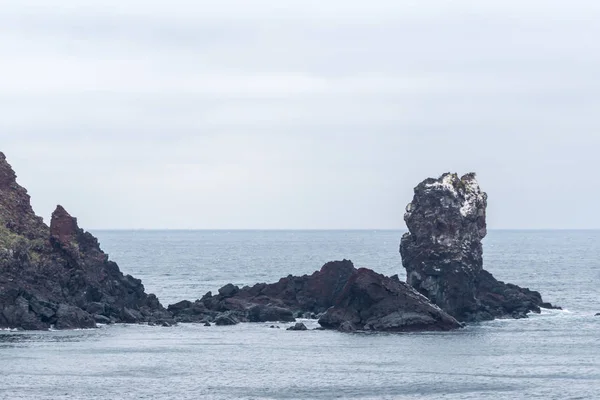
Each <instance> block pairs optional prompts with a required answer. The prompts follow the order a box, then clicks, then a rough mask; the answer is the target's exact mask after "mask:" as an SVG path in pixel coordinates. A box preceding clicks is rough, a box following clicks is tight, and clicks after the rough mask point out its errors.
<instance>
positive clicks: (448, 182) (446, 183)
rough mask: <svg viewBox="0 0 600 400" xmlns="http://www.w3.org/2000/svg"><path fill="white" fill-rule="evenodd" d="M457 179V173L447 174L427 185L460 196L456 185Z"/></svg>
mask: <svg viewBox="0 0 600 400" xmlns="http://www.w3.org/2000/svg"><path fill="white" fill-rule="evenodd" d="M457 180H458V177H457V176H456V175H455V174H446V175H444V176H442V177H441V178H440V179H438V180H437V181H435V182H432V183H427V184H425V187H426V188H429V189H442V190H446V191H448V192H450V193H451V194H452V195H453V196H454V197H458V192H457V191H456V189H455V187H454V185H455V183H456V181H457Z"/></svg>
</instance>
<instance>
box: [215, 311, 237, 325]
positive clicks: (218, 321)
mask: <svg viewBox="0 0 600 400" xmlns="http://www.w3.org/2000/svg"><path fill="white" fill-rule="evenodd" d="M239 322H240V321H239V320H238V319H237V318H236V317H235V316H234V315H233V313H231V312H226V313H223V314H219V315H218V316H217V318H215V325H217V326H224V325H236V324H238V323H239Z"/></svg>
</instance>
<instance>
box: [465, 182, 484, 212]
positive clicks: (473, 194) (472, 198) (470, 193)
mask: <svg viewBox="0 0 600 400" xmlns="http://www.w3.org/2000/svg"><path fill="white" fill-rule="evenodd" d="M463 184H464V185H465V190H464V198H465V199H464V201H463V203H462V206H461V207H460V215H462V216H463V217H469V216H471V215H472V214H473V213H474V212H475V211H477V203H481V202H482V201H483V194H482V193H481V189H480V188H479V183H477V180H476V179H475V178H471V179H468V180H464V181H463ZM478 215H479V214H478Z"/></svg>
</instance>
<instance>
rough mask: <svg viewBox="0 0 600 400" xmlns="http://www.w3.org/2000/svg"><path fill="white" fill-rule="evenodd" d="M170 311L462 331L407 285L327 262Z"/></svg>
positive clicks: (183, 317) (194, 316)
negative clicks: (302, 272) (307, 272)
mask: <svg viewBox="0 0 600 400" xmlns="http://www.w3.org/2000/svg"><path fill="white" fill-rule="evenodd" d="M227 294H229V293H227ZM168 309H169V311H171V312H172V313H173V315H174V316H175V319H176V320H177V321H180V322H200V321H202V320H205V319H208V318H214V317H216V318H220V317H221V316H222V314H220V313H223V312H226V315H227V316H228V317H232V316H233V317H234V318H235V320H237V321H240V322H267V321H294V318H293V316H294V315H306V314H308V315H315V316H316V314H322V313H324V314H323V315H322V317H321V319H320V320H319V323H320V324H321V325H322V326H324V327H326V328H329V329H339V330H344V329H346V328H345V327H347V326H348V324H351V325H352V329H353V330H363V329H367V330H377V331H413V330H447V329H452V328H458V327H460V324H459V323H458V321H456V320H455V319H454V318H452V317H451V316H449V315H448V314H446V313H445V312H443V311H442V310H440V309H439V307H437V306H435V305H433V304H431V302H430V301H429V300H428V299H427V298H425V297H424V296H422V295H421V294H419V293H418V292H417V291H415V290H414V289H413V288H412V287H410V286H409V285H407V284H406V283H403V282H400V281H399V280H398V279H394V278H388V277H385V276H383V275H380V274H377V273H375V272H373V271H371V270H369V269H365V268H361V269H358V270H357V269H356V268H355V267H354V265H353V264H352V262H351V261H349V260H343V261H333V262H329V263H327V264H325V265H324V266H323V267H322V268H321V270H320V271H316V272H315V273H313V274H312V275H304V276H300V277H295V276H288V277H286V278H282V279H280V280H279V282H277V283H273V284H265V283H259V284H256V285H254V286H252V287H249V286H245V287H243V288H241V289H239V291H237V292H236V293H235V294H234V295H233V296H231V297H228V296H225V295H224V294H219V295H216V296H212V295H208V294H207V295H206V296H204V297H203V298H202V299H200V300H196V301H195V302H193V303H192V302H189V301H185V300H184V301H182V302H179V303H176V304H173V305H171V306H169V307H168ZM223 322H225V321H223Z"/></svg>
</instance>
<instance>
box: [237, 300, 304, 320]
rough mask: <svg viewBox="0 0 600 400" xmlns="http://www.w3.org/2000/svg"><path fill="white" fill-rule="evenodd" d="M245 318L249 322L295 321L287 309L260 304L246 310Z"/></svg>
mask: <svg viewBox="0 0 600 400" xmlns="http://www.w3.org/2000/svg"><path fill="white" fill-rule="evenodd" d="M247 318H248V320H249V321H250V322H272V321H278V322H292V321H295V318H294V316H293V314H292V312H291V311H290V310H289V309H287V308H283V307H275V306H268V305H262V304H258V305H255V306H252V307H250V308H249V309H248V314H247Z"/></svg>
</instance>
